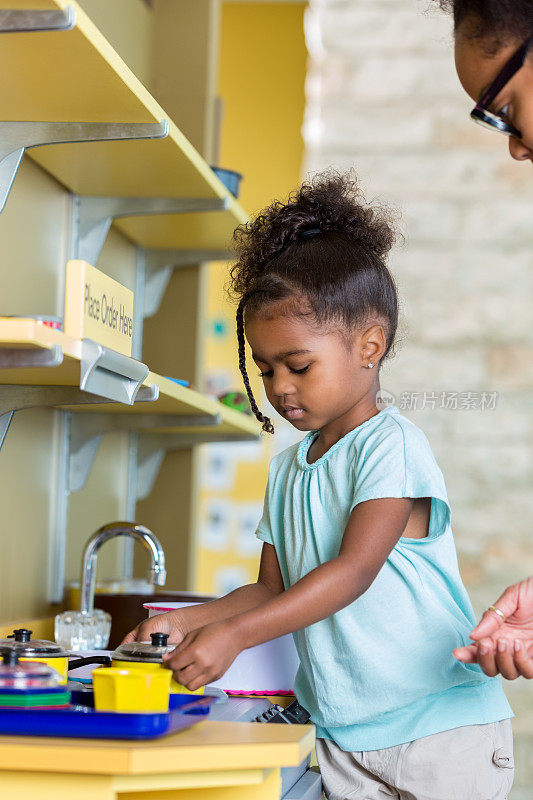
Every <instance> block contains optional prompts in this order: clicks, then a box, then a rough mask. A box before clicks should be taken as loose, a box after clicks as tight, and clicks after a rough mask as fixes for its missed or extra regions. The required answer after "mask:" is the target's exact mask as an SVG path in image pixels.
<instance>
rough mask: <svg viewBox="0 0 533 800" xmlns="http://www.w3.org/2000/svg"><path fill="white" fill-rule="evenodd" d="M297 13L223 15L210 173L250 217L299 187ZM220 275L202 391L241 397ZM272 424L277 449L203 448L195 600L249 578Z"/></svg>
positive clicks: (234, 10) (252, 370)
mask: <svg viewBox="0 0 533 800" xmlns="http://www.w3.org/2000/svg"><path fill="white" fill-rule="evenodd" d="M303 11H304V4H303V3H282V4H280V3H246V2H244V3H225V4H223V6H222V24H221V39H220V43H219V48H220V51H219V52H220V56H219V72H218V74H219V95H220V97H221V98H222V108H223V121H222V128H221V147H220V158H219V164H220V165H221V166H225V167H228V168H230V169H236V170H237V171H239V172H242V173H243V174H244V180H243V184H242V193H241V201H242V204H243V206H244V207H245V208H246V209H247V210H248V211H249V212H250V213H251V214H252V215H253V214H254V213H255V212H256V211H258V210H259V209H261V208H262V207H263V206H265V205H266V204H267V203H269V202H271V201H272V200H273V199H274V198H284V197H285V196H286V195H287V193H288V192H289V191H291V190H292V189H294V188H295V187H296V186H297V185H298V183H299V180H300V169H301V162H302V154H303V143H302V138H301V133H300V131H301V125H302V119H303V111H304V81H305V67H306V49H305V41H304V32H303ZM227 272H228V271H227V268H226V269H224V268H223V265H221V264H212V265H210V267H209V282H208V287H209V288H208V298H207V309H208V313H207V318H206V326H207V330H206V345H205V375H206V379H207V389H216V390H222V391H224V390H227V389H229V388H233V389H239V390H241V391H242V390H243V385H242V380H241V377H240V373H239V369H238V362H237V349H236V337H235V325H234V317H235V309H234V307H233V306H232V305H230V304H229V302H228V301H227V300H226V298H225V295H224V283H225V280H226V279H227ZM248 370H249V375H250V380H251V384H252V387H253V389H254V394H255V396H256V399H257V401H258V403H259V405H260V407H262V408H265V403H266V401H265V400H264V399H263V395H262V387H261V381H260V379H259V378H258V375H257V368H256V367H255V365H254V364H253V362H251V360H250V359H248ZM267 413H269V412H268V411H267ZM274 422H275V425H276V435H275V437H276V439H277V441H276V442H273V441H272V439H271V437H269V435H268V434H265V435H264V438H263V442H262V443H261V444H260V445H254V444H251V445H206V446H205V447H202V453H201V455H200V476H199V480H200V507H199V542H198V547H197V551H196V552H197V560H196V588H197V589H198V591H201V592H211V591H214V592H225V591H229V590H230V589H231V588H232V586H233V585H234V584H235V585H236V584H238V583H244V582H246V581H250V580H254V579H255V577H256V575H257V563H258V552H259V546H258V544H257V543H256V541H255V537H254V536H253V528H254V527H255V524H256V523H257V522H258V521H259V517H260V515H261V509H262V502H263V495H264V489H265V484H266V475H267V467H268V462H269V460H270V458H271V456H272V454H273V449H274V447H277V448H279V447H280V446H286V444H287V443H288V442H286V441H285V438H284V437H287V436H289V437H291V436H293V429H290V431H288V430H287V425H286V424H285V425H284V424H283V423H282V421H281V420H275V421H274ZM288 427H290V426H288ZM225 484H227V485H225ZM217 486H218V488H217Z"/></svg>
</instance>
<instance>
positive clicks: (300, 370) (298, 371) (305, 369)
mask: <svg viewBox="0 0 533 800" xmlns="http://www.w3.org/2000/svg"><path fill="white" fill-rule="evenodd" d="M310 366H311V364H308V365H307V366H306V367H302V369H291V372H295V373H296V375H303V374H304V372H307V370H308V369H309V367H310Z"/></svg>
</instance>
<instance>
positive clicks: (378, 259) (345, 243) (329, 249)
mask: <svg viewBox="0 0 533 800" xmlns="http://www.w3.org/2000/svg"><path fill="white" fill-rule="evenodd" d="M394 239H395V234H394V230H393V228H392V226H391V224H390V222H389V221H388V218H387V214H386V213H385V212H384V211H383V210H381V209H380V208H377V207H373V206H370V205H368V204H367V203H366V202H365V200H364V198H363V196H362V194H361V192H360V190H359V189H358V187H357V183H356V180H355V178H354V177H353V175H352V174H351V173H348V174H340V173H337V172H334V171H331V170H330V171H327V172H324V173H321V174H318V175H316V176H315V177H314V178H313V179H312V180H310V181H309V182H306V183H304V184H303V185H302V186H301V187H300V188H299V189H298V190H297V191H296V192H293V193H292V194H291V195H289V199H288V201H287V202H286V203H282V202H281V201H279V200H276V201H274V202H273V203H272V204H271V205H270V206H268V208H266V209H265V210H264V211H262V212H261V213H259V214H258V215H257V217H256V218H255V219H254V220H252V221H251V222H248V223H246V224H245V225H240V226H239V227H238V228H236V230H235V231H234V234H233V241H234V248H235V250H236V253H237V258H238V260H237V263H236V264H235V265H234V266H233V267H232V269H231V271H230V282H229V286H228V293H229V295H230V297H231V298H232V299H233V300H235V301H237V302H238V308H237V341H238V346H239V368H240V371H241V374H242V378H243V381H244V385H245V387H246V391H247V393H248V398H249V400H250V404H251V406H252V410H253V412H254V414H255V416H256V417H257V419H258V420H259V421H260V422H262V423H263V430H265V431H267V432H269V433H273V432H274V428H273V425H272V423H271V421H270V419H269V418H268V417H265V416H263V414H262V413H261V412H260V411H259V409H258V407H257V404H256V402H255V399H254V396H253V393H252V390H251V387H250V381H249V379H248V374H247V371H246V361H245V338H244V321H245V310H246V314H250V313H252V312H254V311H259V310H260V309H262V308H264V307H265V306H268V305H270V304H273V303H278V304H281V313H285V314H295V315H299V316H305V317H308V318H311V319H312V320H313V322H314V323H318V324H320V325H332V326H334V327H337V328H340V329H341V330H342V331H345V332H348V331H353V330H354V329H356V328H358V327H359V326H361V325H363V324H364V323H365V321H366V320H369V319H379V320H380V321H382V323H383V324H384V327H385V330H386V336H387V348H386V351H385V354H384V356H383V358H385V356H387V355H388V354H389V351H390V350H391V348H392V345H393V342H394V337H395V334H396V328H397V325H398V298H397V292H396V285H395V283H394V280H393V278H392V275H391V274H390V272H389V270H388V268H387V266H386V264H385V258H386V255H387V253H388V252H389V250H390V249H391V247H392V245H393V243H394Z"/></svg>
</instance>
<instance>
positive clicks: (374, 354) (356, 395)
mask: <svg viewBox="0 0 533 800" xmlns="http://www.w3.org/2000/svg"><path fill="white" fill-rule="evenodd" d="M273 311H274V309H268V310H267V313H265V312H261V313H253V314H249V315H247V319H246V338H247V339H248V343H249V345H250V347H251V349H252V357H253V359H254V361H255V363H256V365H257V366H258V367H259V370H260V373H261V376H262V378H263V385H264V387H265V392H266V395H267V398H268V400H269V402H270V403H271V405H272V406H273V407H274V408H275V409H276V411H277V412H278V413H279V414H281V416H282V417H284V418H285V419H287V420H288V421H289V422H290V423H291V424H292V425H293V426H294V427H295V428H297V429H298V430H301V431H310V430H316V429H320V428H323V427H324V426H326V425H327V424H328V423H330V422H333V421H335V420H339V421H340V426H341V427H342V425H343V423H346V424H347V425H348V429H349V427H350V425H351V422H352V421H351V416H353V415H354V414H353V412H354V407H358V409H359V413H360V410H362V407H366V406H367V405H368V403H369V402H373V404H374V406H375V394H376V391H377V389H378V388H379V384H378V379H377V371H378V363H379V359H380V358H381V356H382V355H383V352H384V349H385V339H384V335H383V329H382V327H381V326H379V325H376V326H373V327H371V328H369V329H368V330H366V331H365V332H364V333H360V334H353V336H352V338H351V342H350V343H347V342H346V340H345V338H344V337H342V336H341V334H340V332H336V331H332V332H330V333H325V332H318V331H317V330H316V328H315V327H314V326H313V325H311V324H310V322H308V321H307V320H306V319H305V318H302V317H294V316H283V315H280V314H279V313H278V314H275V313H271V312H273ZM349 344H351V346H349ZM369 362H371V363H372V364H374V368H373V369H368V366H367V365H368V363H369ZM356 424H357V423H356Z"/></svg>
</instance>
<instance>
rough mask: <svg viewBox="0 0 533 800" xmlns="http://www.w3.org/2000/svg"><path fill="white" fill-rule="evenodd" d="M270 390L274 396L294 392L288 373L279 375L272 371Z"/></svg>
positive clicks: (283, 395) (282, 395)
mask: <svg viewBox="0 0 533 800" xmlns="http://www.w3.org/2000/svg"><path fill="white" fill-rule="evenodd" d="M272 391H273V392H274V394H275V395H276V397H285V396H286V395H291V394H293V393H294V386H293V385H292V382H291V379H290V375H288V374H286V375H281V374H279V373H278V374H277V375H276V373H274V379H273V381H272Z"/></svg>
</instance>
